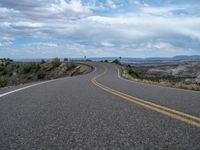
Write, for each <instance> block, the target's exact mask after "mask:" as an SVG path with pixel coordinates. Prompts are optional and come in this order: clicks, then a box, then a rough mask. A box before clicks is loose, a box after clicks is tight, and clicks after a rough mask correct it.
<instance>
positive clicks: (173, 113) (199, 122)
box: [91, 67, 200, 127]
mask: <svg viewBox="0 0 200 150" xmlns="http://www.w3.org/2000/svg"><path fill="white" fill-rule="evenodd" d="M107 71H108V69H107V68H106V67H105V70H104V72H103V73H101V74H99V75H98V76H96V77H94V78H92V79H91V81H92V83H93V84H94V85H96V86H97V87H99V88H101V89H103V90H104V91H107V92H109V93H111V94H113V95H116V96H118V97H121V98H123V99H125V100H127V101H129V102H132V103H135V104H138V105H140V106H143V107H145V108H148V109H151V110H153V111H156V112H159V113H161V114H164V115H166V116H168V117H171V118H174V119H177V120H180V121H183V122H185V123H188V124H191V125H194V126H196V127H200V118H199V117H196V116H192V115H189V114H186V113H183V112H180V111H177V110H174V109H171V108H167V107H165V106H161V105H158V104H154V103H152V102H148V101H145V100H143V99H140V98H137V97H133V96H131V95H127V94H125V93H122V92H120V91H117V90H114V89H112V88H110V87H107V86H105V85H103V84H101V83H99V82H97V81H96V79H97V78H99V77H101V76H103V75H104V74H106V72H107Z"/></svg>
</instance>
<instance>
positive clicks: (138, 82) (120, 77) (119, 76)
mask: <svg viewBox="0 0 200 150" xmlns="http://www.w3.org/2000/svg"><path fill="white" fill-rule="evenodd" d="M115 67H116V69H117V72H118V78H119V79H121V80H124V81H127V82H132V83H137V84H143V85H147V86H155V87H160V88H168V89H172V90H177V91H186V92H194V93H200V92H199V91H193V90H186V89H179V88H173V87H167V86H161V85H155V84H148V83H142V82H140V81H133V80H128V79H125V78H123V77H122V76H121V75H120V71H119V68H118V67H117V66H115Z"/></svg>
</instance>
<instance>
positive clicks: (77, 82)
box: [0, 62, 200, 150]
mask: <svg viewBox="0 0 200 150" xmlns="http://www.w3.org/2000/svg"><path fill="white" fill-rule="evenodd" d="M89 64H90V65H92V66H94V67H95V70H94V71H93V72H92V73H89V74H87V75H82V76H76V77H66V78H61V79H57V80H52V81H47V82H39V83H34V84H28V85H21V86H16V87H12V88H9V89H1V90H0V150H7V149H19V150H23V149H24V150H29V149H36V150H40V149H44V150H46V149H52V150H56V149H115V150H117V149H136V150H142V149H148V150H149V149H152V150H155V149H180V150H184V149H185V150H188V149H190V150H192V149H194V150H199V149H200V92H193V91H187V90H178V89H173V88H164V87H159V86H154V85H146V84H142V83H137V82H132V81H128V80H124V79H122V78H121V77H120V75H119V74H120V69H119V68H118V67H117V66H114V65H112V64H106V63H95V62H92V63H89Z"/></svg>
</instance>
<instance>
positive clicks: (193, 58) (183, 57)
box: [172, 55, 200, 60]
mask: <svg viewBox="0 0 200 150" xmlns="http://www.w3.org/2000/svg"><path fill="white" fill-rule="evenodd" d="M172 59H175V60H200V55H193V56H184V55H182V56H174V57H173V58H172Z"/></svg>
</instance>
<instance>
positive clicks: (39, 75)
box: [37, 71, 46, 79]
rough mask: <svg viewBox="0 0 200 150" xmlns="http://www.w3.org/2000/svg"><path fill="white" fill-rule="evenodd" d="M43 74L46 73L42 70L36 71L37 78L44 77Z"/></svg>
mask: <svg viewBox="0 0 200 150" xmlns="http://www.w3.org/2000/svg"><path fill="white" fill-rule="evenodd" d="M45 75H46V74H45V73H44V72H42V71H39V72H38V73H37V78H38V79H44V77H45Z"/></svg>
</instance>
